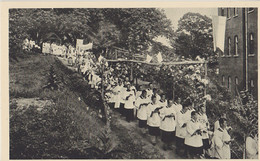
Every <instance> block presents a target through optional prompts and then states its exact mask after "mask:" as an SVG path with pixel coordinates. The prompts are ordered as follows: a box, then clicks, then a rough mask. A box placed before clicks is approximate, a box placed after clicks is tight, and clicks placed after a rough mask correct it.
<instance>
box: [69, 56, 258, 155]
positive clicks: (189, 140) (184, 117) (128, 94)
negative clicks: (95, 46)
mask: <svg viewBox="0 0 260 161" xmlns="http://www.w3.org/2000/svg"><path fill="white" fill-rule="evenodd" d="M66 57H67V58H68V62H69V64H70V63H71V65H74V66H76V68H77V69H78V72H79V73H81V74H82V75H83V76H84V79H85V80H87V81H88V82H89V84H90V85H91V87H92V88H96V89H98V88H100V84H101V78H100V76H99V75H98V73H97V71H98V70H97V68H98V65H100V62H101V61H100V60H98V61H93V59H94V58H93V57H95V56H94V55H93V53H90V52H84V54H83V55H76V57H75V60H73V61H71V57H72V56H71V54H68V55H67V56H66ZM106 68H108V71H109V74H108V76H107V78H106V79H104V80H103V81H104V84H105V88H106V94H105V96H106V99H107V102H108V103H109V106H110V107H111V108H113V109H115V111H117V112H118V113H120V114H121V115H122V116H123V117H125V119H126V121H127V122H133V121H135V120H138V126H139V128H140V129H141V131H142V133H143V134H144V135H147V136H149V137H148V138H150V139H149V140H150V141H151V143H152V144H153V145H156V144H158V141H159V139H161V141H162V142H163V149H164V150H171V149H173V146H174V144H175V147H176V148H175V149H176V153H177V154H179V155H181V156H183V157H185V158H218V159H230V158H231V150H230V145H231V143H232V141H233V139H231V137H230V131H231V130H232V128H230V127H228V126H227V117H226V115H225V114H223V115H221V116H219V118H218V119H217V120H216V121H215V123H214V125H211V126H210V123H209V121H208V117H207V114H206V107H205V106H199V107H195V105H194V104H193V103H192V102H193V101H192V100H190V99H185V100H182V99H181V98H175V99H174V100H173V99H167V98H166V95H165V94H164V93H161V94H159V93H160V92H159V91H158V89H157V88H155V86H154V85H153V84H152V83H150V84H149V85H148V86H149V87H148V88H146V89H145V88H141V87H140V86H138V87H137V89H136V87H135V86H134V84H133V82H130V80H129V77H127V76H125V77H123V78H122V77H118V75H113V74H112V73H113V70H115V69H113V68H112V67H109V66H108V65H106ZM124 72H126V71H124ZM121 76H122V75H121ZM141 89H142V90H141ZM210 127H213V128H210ZM257 134H258V133H257V131H255V132H254V133H252V134H251V136H250V137H248V138H247V140H246V142H247V144H246V151H247V153H246V154H247V158H250V159H253V158H257V157H258V147H257V145H258V143H257V141H258V137H257Z"/></svg>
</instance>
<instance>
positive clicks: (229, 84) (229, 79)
mask: <svg viewBox="0 0 260 161" xmlns="http://www.w3.org/2000/svg"><path fill="white" fill-rule="evenodd" d="M231 83H232V81H231V77H230V76H229V77H228V86H227V88H228V90H231Z"/></svg>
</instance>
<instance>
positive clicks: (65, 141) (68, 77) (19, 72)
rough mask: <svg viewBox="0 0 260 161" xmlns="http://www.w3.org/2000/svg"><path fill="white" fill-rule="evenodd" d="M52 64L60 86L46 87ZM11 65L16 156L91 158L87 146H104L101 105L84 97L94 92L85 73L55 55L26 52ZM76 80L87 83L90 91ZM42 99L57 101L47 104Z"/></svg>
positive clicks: (12, 150) (13, 153) (12, 136)
mask: <svg viewBox="0 0 260 161" xmlns="http://www.w3.org/2000/svg"><path fill="white" fill-rule="evenodd" d="M51 66H53V68H54V71H55V74H56V75H57V79H58V80H59V86H60V89H59V90H50V89H43V86H44V85H46V84H47V82H48V79H49V77H50V76H49V70H50V68H51ZM9 67H10V158H12V159H15V158H35V159H36V158H89V157H91V156H90V154H88V153H87V152H86V151H84V148H87V147H90V146H97V144H99V142H98V141H97V140H98V135H99V133H101V132H102V131H103V130H104V129H102V127H104V122H103V121H102V120H101V119H100V118H99V117H98V112H97V111H98V108H88V106H87V104H86V103H85V102H84V101H83V100H84V99H82V95H83V94H87V93H91V91H90V90H88V88H86V87H87V84H84V82H83V81H80V82H79V81H78V77H79V75H78V74H77V73H74V72H72V71H70V70H68V69H66V68H65V67H64V66H62V64H61V63H59V61H58V60H57V58H55V57H51V56H47V57H46V56H41V55H26V56H24V57H20V58H18V59H17V60H15V61H14V60H12V61H10V66H9ZM74 84H77V85H81V89H82V90H81V91H84V93H80V92H81V91H77V89H78V88H79V87H77V86H73V85H74ZM26 98H33V99H34V102H36V103H34V104H32V103H31V102H32V101H31V100H29V99H26ZM80 98H81V99H80ZM85 98H86V97H85ZM39 100H41V101H46V102H51V104H48V105H47V106H45V105H44V106H41V104H39V103H38V104H37V101H38V102H39ZM21 102H26V103H21ZM25 105H26V107H25ZM21 106H24V107H21Z"/></svg>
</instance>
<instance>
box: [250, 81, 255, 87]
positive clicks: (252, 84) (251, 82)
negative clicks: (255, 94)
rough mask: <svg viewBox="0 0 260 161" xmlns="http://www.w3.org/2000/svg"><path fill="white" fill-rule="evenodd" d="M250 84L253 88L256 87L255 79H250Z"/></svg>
mask: <svg viewBox="0 0 260 161" xmlns="http://www.w3.org/2000/svg"><path fill="white" fill-rule="evenodd" d="M250 86H251V88H254V87H255V86H254V81H253V80H251V81H250Z"/></svg>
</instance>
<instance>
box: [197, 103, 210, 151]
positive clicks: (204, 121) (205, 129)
mask: <svg viewBox="0 0 260 161" xmlns="http://www.w3.org/2000/svg"><path fill="white" fill-rule="evenodd" d="M198 121H199V122H200V124H201V127H202V141H203V154H204V155H205V154H207V155H209V154H208V149H209V148H210V144H209V121H208V117H207V115H206V108H205V107H200V108H199V112H198Z"/></svg>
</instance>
